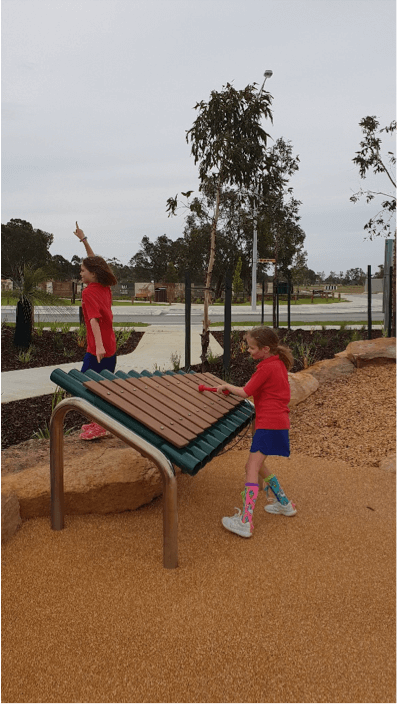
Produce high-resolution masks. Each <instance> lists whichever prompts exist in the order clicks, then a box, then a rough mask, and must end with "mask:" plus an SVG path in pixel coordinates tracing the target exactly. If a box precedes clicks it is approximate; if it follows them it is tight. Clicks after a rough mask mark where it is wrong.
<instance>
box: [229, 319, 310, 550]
mask: <svg viewBox="0 0 397 704" xmlns="http://www.w3.org/2000/svg"><path fill="white" fill-rule="evenodd" d="M246 341H247V345H248V352H249V354H250V355H251V357H252V359H253V360H255V361H257V362H259V364H258V366H257V368H256V371H255V372H254V374H253V375H252V377H251V379H250V380H249V382H248V383H247V384H246V385H245V386H244V387H242V386H233V385H232V384H222V385H221V386H218V387H217V392H218V393H219V394H221V393H222V392H223V390H224V389H228V390H229V391H230V392H231V393H233V394H236V395H237V396H241V397H242V398H248V396H253V397H254V405H255V434H254V437H253V440H252V445H251V449H250V455H249V459H248V462H247V464H246V465H245V472H246V484H245V489H244V491H243V494H242V495H243V500H244V504H243V512H241V511H240V509H237V511H238V513H236V514H235V515H234V516H232V517H231V518H228V517H225V518H222V524H223V526H224V527H225V528H227V530H230V531H231V532H232V533H237V535H241V536H242V537H243V538H250V537H251V535H252V531H253V528H254V524H253V522H252V516H253V512H254V508H255V502H256V499H257V497H258V492H259V484H258V475H259V474H260V476H261V477H262V478H263V480H264V481H265V482H266V484H267V485H268V486H269V487H270V489H271V490H272V492H273V494H274V496H275V497H276V500H275V501H274V502H273V503H272V504H269V505H268V506H265V511H267V512H268V513H276V514H281V515H284V516H294V515H295V514H296V508H295V505H294V504H293V503H291V501H289V500H288V499H287V497H286V495H285V494H284V492H283V490H282V488H281V486H280V484H279V483H278V480H277V477H276V476H275V475H274V474H271V473H270V471H269V469H268V468H267V467H266V464H265V461H266V458H267V457H268V455H278V456H281V457H289V454H290V452H289V437H288V429H289V427H290V425H289V417H288V414H289V408H288V404H289V401H290V398H291V393H290V387H289V382H288V370H289V369H291V367H292V366H293V363H294V358H293V356H292V353H291V350H290V349H289V348H288V347H285V346H284V345H281V344H280V341H279V338H278V336H277V335H276V333H275V332H274V330H272V329H271V328H265V327H258V328H254V329H253V330H250V332H248V333H247V335H246Z"/></svg>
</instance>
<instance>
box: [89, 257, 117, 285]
mask: <svg viewBox="0 0 397 704" xmlns="http://www.w3.org/2000/svg"><path fill="white" fill-rule="evenodd" d="M83 264H84V266H85V268H86V269H88V271H90V272H91V274H95V276H96V280H97V282H98V283H99V284H102V286H115V285H116V284H117V279H116V277H115V275H114V274H113V271H112V270H111V268H110V266H109V264H108V263H107V262H105V260H104V259H102V257H96V256H95V257H86V258H85V259H83Z"/></svg>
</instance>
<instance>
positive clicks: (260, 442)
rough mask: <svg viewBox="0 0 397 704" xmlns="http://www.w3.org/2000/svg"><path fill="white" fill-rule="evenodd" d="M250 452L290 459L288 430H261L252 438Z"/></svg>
mask: <svg viewBox="0 0 397 704" xmlns="http://www.w3.org/2000/svg"><path fill="white" fill-rule="evenodd" d="M250 452H262V454H263V455H278V456H279V457H289V455H290V452H289V435H288V430H262V429H261V428H259V430H256V431H255V435H254V437H253V438H252V445H251V449H250Z"/></svg>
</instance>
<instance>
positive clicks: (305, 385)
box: [288, 370, 319, 408]
mask: <svg viewBox="0 0 397 704" xmlns="http://www.w3.org/2000/svg"><path fill="white" fill-rule="evenodd" d="M288 381H289V385H290V389H291V401H290V403H289V407H290V408H295V406H297V405H298V403H302V401H304V400H305V399H306V398H308V396H311V394H313V393H314V392H315V391H317V389H318V387H319V382H318V380H317V379H316V378H315V377H314V376H312V374H310V372H309V370H305V371H302V372H296V373H295V374H291V373H288Z"/></svg>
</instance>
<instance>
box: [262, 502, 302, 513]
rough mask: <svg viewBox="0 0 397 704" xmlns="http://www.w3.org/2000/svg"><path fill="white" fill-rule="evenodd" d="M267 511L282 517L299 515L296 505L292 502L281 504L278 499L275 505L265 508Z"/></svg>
mask: <svg viewBox="0 0 397 704" xmlns="http://www.w3.org/2000/svg"><path fill="white" fill-rule="evenodd" d="M265 511H267V513H280V514H281V515H282V516H295V514H296V513H297V511H296V508H295V504H293V503H292V502H291V501H289V502H288V504H280V502H279V501H277V499H275V500H274V501H273V503H271V504H268V505H267V506H265Z"/></svg>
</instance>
